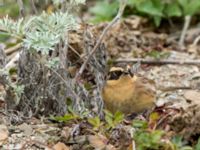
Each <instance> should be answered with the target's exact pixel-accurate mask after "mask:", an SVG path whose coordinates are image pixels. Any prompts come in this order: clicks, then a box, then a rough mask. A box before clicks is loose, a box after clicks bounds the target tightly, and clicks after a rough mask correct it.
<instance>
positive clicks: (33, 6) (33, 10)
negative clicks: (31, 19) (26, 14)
mask: <svg viewBox="0 0 200 150" xmlns="http://www.w3.org/2000/svg"><path fill="white" fill-rule="evenodd" d="M30 4H31V8H32V12H33V14H37V9H36V7H35V3H34V0H30Z"/></svg>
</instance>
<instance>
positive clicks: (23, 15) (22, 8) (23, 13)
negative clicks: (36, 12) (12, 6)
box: [17, 0, 25, 17]
mask: <svg viewBox="0 0 200 150" xmlns="http://www.w3.org/2000/svg"><path fill="white" fill-rule="evenodd" d="M17 3H18V5H19V10H20V11H19V12H20V16H21V17H25V11H24V4H23V1H22V0H17Z"/></svg>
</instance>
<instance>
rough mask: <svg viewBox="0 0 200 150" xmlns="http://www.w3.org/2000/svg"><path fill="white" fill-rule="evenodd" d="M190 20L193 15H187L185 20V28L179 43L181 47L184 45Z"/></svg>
mask: <svg viewBox="0 0 200 150" xmlns="http://www.w3.org/2000/svg"><path fill="white" fill-rule="evenodd" d="M190 22H191V16H185V22H184V26H183V30H182V33H181V37H180V40H179V45H180V46H181V47H184V40H185V35H186V33H187V30H188V27H189V25H190Z"/></svg>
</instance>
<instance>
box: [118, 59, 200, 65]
mask: <svg viewBox="0 0 200 150" xmlns="http://www.w3.org/2000/svg"><path fill="white" fill-rule="evenodd" d="M137 62H140V63H141V64H151V65H167V64H177V65H200V60H149V59H142V58H133V59H117V60H115V61H114V63H137Z"/></svg>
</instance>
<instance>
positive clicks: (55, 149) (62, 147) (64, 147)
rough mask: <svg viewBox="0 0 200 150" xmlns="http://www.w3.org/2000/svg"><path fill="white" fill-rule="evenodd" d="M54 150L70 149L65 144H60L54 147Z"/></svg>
mask: <svg viewBox="0 0 200 150" xmlns="http://www.w3.org/2000/svg"><path fill="white" fill-rule="evenodd" d="M53 149H54V150H70V148H69V147H68V146H66V145H65V144H64V143H62V142H58V143H57V144H56V145H54V146H53Z"/></svg>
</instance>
